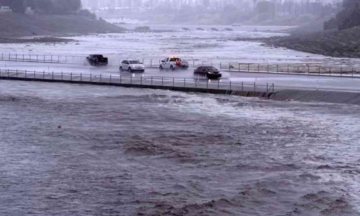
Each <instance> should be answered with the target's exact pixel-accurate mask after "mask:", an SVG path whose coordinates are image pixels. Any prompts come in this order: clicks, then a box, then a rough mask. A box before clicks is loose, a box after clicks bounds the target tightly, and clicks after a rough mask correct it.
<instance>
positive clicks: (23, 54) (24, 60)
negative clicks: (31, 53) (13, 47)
mask: <svg viewBox="0 0 360 216" xmlns="http://www.w3.org/2000/svg"><path fill="white" fill-rule="evenodd" d="M24 61H25V54H23V62H24Z"/></svg>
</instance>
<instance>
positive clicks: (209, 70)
mask: <svg viewBox="0 0 360 216" xmlns="http://www.w3.org/2000/svg"><path fill="white" fill-rule="evenodd" d="M194 75H196V76H205V77H207V78H208V79H219V78H220V77H221V76H222V75H221V72H220V71H219V70H218V69H216V68H215V67H213V66H200V67H198V68H196V69H195V70H194Z"/></svg>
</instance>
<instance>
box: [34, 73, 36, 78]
mask: <svg viewBox="0 0 360 216" xmlns="http://www.w3.org/2000/svg"><path fill="white" fill-rule="evenodd" d="M35 78H36V73H35V71H34V79H35Z"/></svg>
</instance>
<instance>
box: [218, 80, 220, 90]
mask: <svg viewBox="0 0 360 216" xmlns="http://www.w3.org/2000/svg"><path fill="white" fill-rule="evenodd" d="M218 89H220V79H218Z"/></svg>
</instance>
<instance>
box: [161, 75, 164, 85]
mask: <svg viewBox="0 0 360 216" xmlns="http://www.w3.org/2000/svg"><path fill="white" fill-rule="evenodd" d="M161 86H164V77H161Z"/></svg>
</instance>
